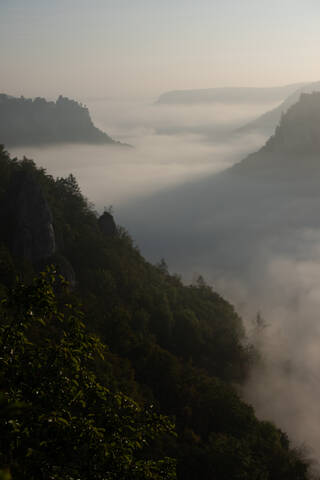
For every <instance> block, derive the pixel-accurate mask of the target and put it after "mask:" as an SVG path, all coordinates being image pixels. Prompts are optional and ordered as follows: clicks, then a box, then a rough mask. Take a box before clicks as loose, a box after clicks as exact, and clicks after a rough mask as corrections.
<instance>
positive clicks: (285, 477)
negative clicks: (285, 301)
mask: <svg viewBox="0 0 320 480" xmlns="http://www.w3.org/2000/svg"><path fill="white" fill-rule="evenodd" d="M110 201H112V199H110ZM0 224H1V231H0V293H1V297H2V299H3V300H2V303H1V310H0V318H1V324H0V336H1V337H0V349H1V351H2V352H4V354H3V355H2V356H1V359H0V368H1V371H0V380H1V395H2V397H1V405H0V407H1V418H0V422H1V428H2V429H3V431H4V432H5V435H4V437H3V438H4V440H3V441H2V443H1V454H0V462H1V463H2V468H3V469H4V468H7V469H8V471H10V472H11V474H12V477H13V479H15V478H17V479H22V478H23V479H25V478H30V479H32V478H34V479H35V478H37V479H38V478H57V479H58V478H59V479H76V478H77V479H78V478H81V479H89V478H90V479H105V478H108V479H113V478H114V479H128V480H129V478H130V479H133V478H137V479H138V478H139V479H147V478H148V479H149V478H150V479H166V478H167V479H171V478H174V477H175V466H174V465H175V459H176V461H177V467H176V472H177V477H178V478H179V479H183V480H189V479H190V480H191V479H192V480H196V479H208V480H209V479H210V480H232V479H242V480H254V479H256V480H295V479H296V480H298V479H299V480H302V479H306V478H308V462H307V461H306V460H305V459H304V458H303V457H302V456H301V455H300V454H299V453H298V452H297V451H296V450H294V449H293V448H292V446H291V444H290V442H289V440H288V438H287V436H286V434H285V433H284V432H282V431H280V430H279V429H278V428H277V427H276V426H274V425H272V424H271V423H269V422H265V421H259V420H258V419H257V418H256V417H255V414H254V411H253V408H252V407H251V406H250V405H247V404H246V403H244V402H243V401H242V400H241V398H240V396H239V394H238V393H237V384H238V385H240V384H241V382H243V380H244V379H245V378H246V375H247V374H248V372H249V370H250V366H251V365H252V362H255V361H257V358H256V355H255V352H254V350H253V349H252V348H251V347H250V345H248V344H247V341H246V337H245V332H244V330H243V325H242V321H241V319H240V318H239V316H238V315H237V314H236V312H235V311H234V309H233V307H232V306H231V305H230V304H229V303H228V302H226V301H225V300H224V299H223V298H221V296H219V295H218V294H217V293H215V292H214V291H212V289H211V288H210V287H209V286H207V285H206V284H205V282H204V281H203V280H202V279H201V278H199V280H198V282H197V283H196V284H195V285H189V286H185V285H183V283H182V282H181V280H180V278H179V277H178V276H177V275H170V274H169V273H168V270H167V267H166V264H165V262H161V263H160V264H158V265H155V266H154V265H151V264H150V263H148V262H147V261H145V260H144V258H143V257H142V256H141V254H140V253H139V250H138V249H137V247H136V246H135V245H134V243H133V241H132V239H131V238H130V236H129V234H128V233H127V232H126V231H125V230H124V229H123V228H122V227H119V226H116V225H115V223H114V220H113V217H112V215H111V214H110V213H109V212H105V213H104V214H103V215H102V216H101V217H100V218H99V217H98V215H97V214H96V212H95V211H94V210H93V209H92V207H91V206H90V204H89V203H88V201H87V200H86V199H85V198H84V197H83V196H82V194H81V192H80V190H79V187H78V185H77V182H76V180H75V178H74V177H73V176H69V177H68V178H58V179H54V178H53V177H51V176H49V175H47V174H46V173H45V172H44V171H43V170H40V169H37V168H36V166H35V165H34V163H33V162H32V161H30V160H26V159H24V160H23V161H18V160H16V159H10V157H9V155H8V154H7V152H6V151H5V150H4V149H1V150H0ZM48 265H53V267H52V268H51V270H50V271H49V272H48V273H47V274H42V275H40V276H39V272H40V271H43V270H45V269H46V267H47V266H48ZM59 275H63V277H65V278H66V279H67V280H68V281H69V286H68V287H65V286H64V281H63V280H62V277H60V276H59ZM72 305H73V306H72ZM104 345H107V347H105V346H104ZM163 415H164V416H163ZM173 423H174V424H175V427H173V425H172V424H173ZM173 430H175V432H176V434H174V431H173ZM64 467H65V468H64Z"/></svg>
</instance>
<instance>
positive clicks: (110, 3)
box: [0, 0, 320, 98]
mask: <svg viewBox="0 0 320 480" xmlns="http://www.w3.org/2000/svg"><path fill="white" fill-rule="evenodd" d="M319 21H320V2H319V0H303V1H302V0H268V1H267V0H197V1H195V0H161V1H159V0H0V54H1V57H0V58H1V77H0V91H2V92H6V93H10V94H13V95H19V94H24V95H26V96H35V95H42V96H46V97H49V96H55V95H57V94H59V93H63V94H65V95H69V96H73V97H78V98H85V97H88V96H89V97H90V96H92V97H95V96H97V97H100V96H112V97H114V96H131V95H135V96H140V95H145V94H146V95H151V96H152V95H155V96H157V95H158V94H159V93H161V92H163V91H165V90H169V89H187V88H202V87H204V88H206V87H214V86H233V85H240V86H255V85H257V86H264V85H266V86H267V85H277V84H286V83H294V82H299V81H309V80H310V81H316V80H319V79H320V62H319V45H320V29H319Z"/></svg>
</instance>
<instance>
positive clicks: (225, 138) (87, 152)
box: [11, 99, 273, 213]
mask: <svg viewBox="0 0 320 480" xmlns="http://www.w3.org/2000/svg"><path fill="white" fill-rule="evenodd" d="M153 102H154V99H147V100H140V101H139V100H119V101H115V100H108V99H105V100H98V99H97V100H90V101H86V102H85V103H86V105H87V106H88V108H89V111H90V113H91V117H92V119H93V121H94V123H95V125H96V126H98V127H99V128H101V129H102V130H104V131H106V132H107V133H108V134H109V135H111V136H112V137H113V138H115V139H116V140H119V141H122V142H126V143H129V144H131V145H133V147H134V148H133V149H128V148H120V147H110V146H92V145H62V146H57V147H45V148H37V147H29V146H28V147H21V148H15V149H12V150H11V153H12V154H14V155H17V156H18V157H22V156H23V155H26V156H27V157H29V158H33V159H34V160H35V161H36V163H37V164H38V165H41V166H43V167H45V168H46V169H47V171H48V173H50V174H53V175H55V176H66V175H68V174H69V173H74V174H75V175H76V177H77V179H78V182H79V184H80V186H81V189H82V191H83V193H84V194H85V195H86V196H87V197H88V198H89V199H90V201H92V202H93V203H94V204H95V205H96V207H97V209H98V210H101V209H102V208H103V207H104V206H109V205H110V204H112V205H113V206H114V209H115V213H117V206H118V205H119V204H123V203H125V202H127V201H131V199H132V198H136V197H137V196H141V195H142V196H144V195H148V194H151V193H153V192H156V191H159V190H161V189H163V188H166V187H168V186H172V185H176V184H179V183H183V182H185V181H187V180H192V179H195V178H200V177H203V176H206V175H207V174H209V173H213V172H216V171H219V170H222V169H224V168H226V167H227V166H229V165H230V164H232V163H234V162H235V161H238V160H239V159H241V158H242V157H243V156H244V155H246V154H247V153H249V152H250V151H252V150H255V149H256V148H257V147H259V146H260V145H261V144H263V142H264V140H265V139H264V138H263V137H261V136H253V135H251V136H250V135H248V136H243V137H236V136H234V137H232V136H229V133H230V132H232V130H233V129H235V128H237V127H238V126H240V125H243V124H244V123H246V122H247V121H248V120H249V119H252V118H255V117H256V116H257V115H259V114H260V113H262V112H264V111H265V110H266V109H268V108H270V107H272V106H273V105H270V104H267V105H264V104H257V105H248V106H246V105H241V106H232V105H222V104H210V105H209V106H203V105H201V106H197V105H196V106H166V105H154V103H153Z"/></svg>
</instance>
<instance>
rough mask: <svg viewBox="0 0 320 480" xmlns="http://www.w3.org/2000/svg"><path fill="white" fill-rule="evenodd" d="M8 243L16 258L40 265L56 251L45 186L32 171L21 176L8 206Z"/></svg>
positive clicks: (16, 179)
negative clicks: (41, 184)
mask: <svg viewBox="0 0 320 480" xmlns="http://www.w3.org/2000/svg"><path fill="white" fill-rule="evenodd" d="M4 204H5V205H8V207H7V211H6V212H4V214H3V217H4V219H3V220H4V224H5V225H6V228H7V242H8V246H9V249H10V251H11V252H12V253H13V255H14V256H16V257H19V258H22V259H26V260H29V261H30V262H31V263H32V264H34V265H36V264H37V263H38V262H40V261H42V260H44V259H47V258H49V257H51V256H52V255H53V254H54V253H55V250H56V242H55V235H54V229H53V219H52V213H51V210H50V208H49V205H48V203H47V200H46V199H45V196H44V194H43V192H42V189H41V186H40V185H39V183H38V182H37V180H36V179H35V177H34V174H33V173H32V172H29V171H21V172H17V173H16V174H15V175H14V177H13V179H12V181H11V185H10V187H9V189H8V192H7V198H6V200H5V202H4Z"/></svg>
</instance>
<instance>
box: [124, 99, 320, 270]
mask: <svg viewBox="0 0 320 480" xmlns="http://www.w3.org/2000/svg"><path fill="white" fill-rule="evenodd" d="M319 112H320V94H319V93H315V94H305V95H302V97H301V98H300V101H299V102H298V103H297V104H295V105H294V106H292V107H291V108H290V109H289V110H288V112H287V113H286V114H285V115H284V116H283V118H282V120H281V124H280V126H279V127H278V128H277V130H276V132H275V135H274V136H273V137H271V139H270V140H269V141H268V142H267V143H266V145H265V146H264V147H263V148H262V149H261V150H260V151H258V152H256V153H254V154H252V155H249V157H248V158H247V159H245V160H243V161H242V162H240V163H238V164H237V165H235V166H234V167H232V168H230V169H228V170H225V171H224V172H222V173H220V174H218V175H212V176H210V177H208V178H206V179H202V180H199V181H196V182H189V183H187V184H184V185H183V186H180V187H177V188H175V189H168V190H167V191H165V192H162V193H159V194H158V195H155V196H153V197H152V198H148V200H147V201H146V200H145V199H144V200H141V202H139V201H137V202H136V204H131V205H130V206H129V205H128V206H125V207H123V208H122V209H120V210H119V215H120V218H121V221H123V222H125V223H126V224H127V225H128V228H129V229H130V231H132V232H133V235H134V236H135V238H137V241H138V242H139V244H140V245H141V248H142V250H143V252H144V253H145V254H146V255H147V257H148V258H150V259H153V260H155V259H157V258H159V256H160V257H161V256H162V257H164V258H166V259H167V261H168V262H169V263H170V265H172V266H173V268H174V269H177V270H179V271H181V272H183V273H185V274H186V275H187V278H192V274H193V272H199V271H200V272H201V271H202V272H206V273H210V275H211V278H214V277H215V274H214V273H213V272H216V274H218V273H219V272H220V273H221V274H222V275H223V272H224V273H226V270H228V269H230V271H233V272H234V273H235V272H237V274H239V275H240V274H241V275H245V274H246V273H248V271H249V270H250V267H251V265H254V259H256V258H258V254H259V251H260V253H261V249H262V250H263V249H264V248H265V245H267V244H268V242H272V244H273V248H276V249H278V251H279V252H280V251H281V250H282V249H283V247H284V245H287V242H288V238H290V235H291V238H292V235H293V234H296V233H297V232H298V231H299V230H301V229H307V228H318V226H319V216H318V215H315V212H316V211H318V210H319V209H320V193H319V192H320V190H319V178H320V162H319V155H320V145H319V138H320V131H319V124H320V122H319ZM133 218H134V221H132V219H133ZM155 218H156V219H157V220H156V221H154V219H155ZM290 232H291V233H290ZM240 272H241V273H240Z"/></svg>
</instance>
